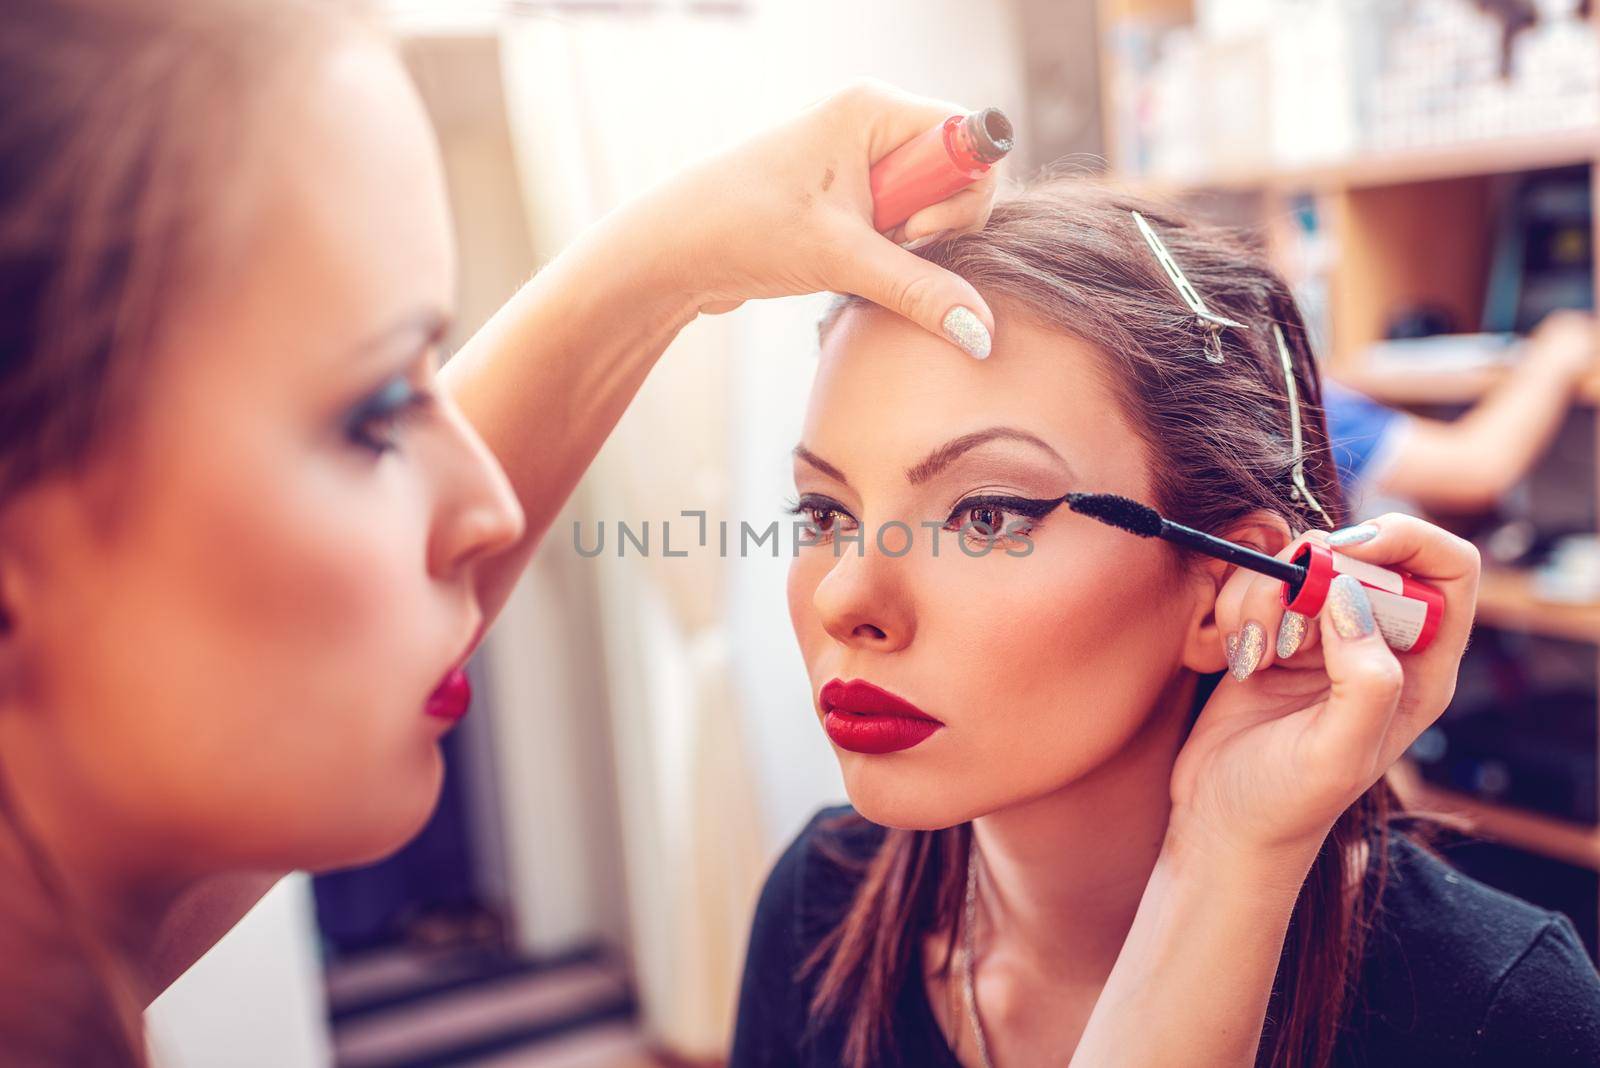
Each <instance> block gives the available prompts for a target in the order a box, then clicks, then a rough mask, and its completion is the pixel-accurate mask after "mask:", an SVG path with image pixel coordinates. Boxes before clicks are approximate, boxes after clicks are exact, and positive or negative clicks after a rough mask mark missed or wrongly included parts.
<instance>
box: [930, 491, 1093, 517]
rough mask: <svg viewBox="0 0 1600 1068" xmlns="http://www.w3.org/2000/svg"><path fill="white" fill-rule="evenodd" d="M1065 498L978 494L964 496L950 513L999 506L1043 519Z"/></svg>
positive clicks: (1009, 510)
mask: <svg viewBox="0 0 1600 1068" xmlns="http://www.w3.org/2000/svg"><path fill="white" fill-rule="evenodd" d="M1066 500H1067V498H1066V497H1065V496H1061V497H1010V496H1006V495H1004V494H978V495H977V496H973V497H964V498H962V500H961V501H960V502H958V503H957V504H956V506H955V507H954V508H953V509H952V510H951V513H952V514H954V513H955V512H964V511H966V510H968V509H969V508H999V509H1002V510H1004V511H1007V512H1015V513H1016V514H1018V515H1023V516H1027V517H1028V518H1029V519H1043V518H1044V517H1045V516H1047V515H1049V514H1050V513H1051V512H1053V511H1055V510H1056V509H1057V508H1059V507H1061V505H1063V504H1064V503H1066Z"/></svg>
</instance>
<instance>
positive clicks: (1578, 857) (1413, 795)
mask: <svg viewBox="0 0 1600 1068" xmlns="http://www.w3.org/2000/svg"><path fill="white" fill-rule="evenodd" d="M1389 782H1390V783H1391V785H1393V786H1394V788H1395V792H1396V793H1398V794H1399V795H1400V799H1401V800H1402V801H1404V802H1405V804H1406V807H1407V808H1409V809H1412V810H1413V811H1416V812H1421V813H1426V814H1430V815H1442V816H1445V817H1453V818H1454V819H1453V822H1460V823H1464V824H1465V825H1466V827H1467V829H1468V830H1469V831H1471V833H1473V834H1475V835H1477V836H1478V837H1480V838H1483V839H1486V840H1488V841H1491V842H1498V843H1499V844H1501V845H1508V846H1513V847H1515V848H1517V849H1523V850H1526V851H1527V852H1530V853H1537V854H1539V855H1540V856H1545V857H1552V858H1554V859H1556V860H1559V861H1563V862H1565V863H1567V864H1575V865H1577V866H1579V867H1582V868H1588V869H1590V870H1591V871H1600V829H1597V828H1595V827H1591V826H1588V825H1587V824H1582V823H1571V822H1569V821H1567V820H1559V819H1556V818H1555V817H1553V816H1546V815H1543V814H1542V813H1538V812H1530V811H1527V810H1525V809H1518V808H1509V807H1506V806H1503V805H1496V804H1494V803H1492V802H1489V801H1484V800H1481V799H1479V798H1476V797H1468V796H1466V795H1464V794H1458V793H1455V792H1454V791H1451V790H1444V789H1441V788H1439V787H1437V786H1434V785H1433V784H1431V783H1428V782H1425V781H1423V779H1422V777H1421V776H1420V775H1419V774H1417V770H1416V768H1414V767H1413V766H1412V765H1411V764H1409V763H1408V762H1407V761H1403V760H1402V761H1401V762H1400V763H1398V764H1396V765H1395V766H1394V768H1393V769H1391V770H1390V772H1389Z"/></svg>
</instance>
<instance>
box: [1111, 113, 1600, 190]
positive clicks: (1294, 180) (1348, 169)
mask: <svg viewBox="0 0 1600 1068" xmlns="http://www.w3.org/2000/svg"><path fill="white" fill-rule="evenodd" d="M1597 159H1600V128H1597V127H1583V128H1581V129H1576V130H1564V131H1560V132H1558V133H1549V134H1540V135H1531V136H1523V137H1508V138H1495V139H1486V140H1481V141H1465V142H1460V143H1457V144H1451V145H1439V146H1436V147H1431V148H1418V149H1406V150H1404V151H1395V152H1378V153H1371V154H1369V155H1364V156H1358V157H1355V158H1353V159H1349V160H1345V161H1342V162H1338V163H1329V164H1323V165H1317V166H1310V167H1282V168H1273V167H1266V168H1244V169H1240V170H1237V171H1219V172H1217V173H1214V174H1206V175H1193V176H1173V177H1163V176H1158V175H1151V176H1142V175H1125V174H1115V173H1114V176H1115V177H1116V178H1117V179H1118V180H1119V181H1122V182H1125V183H1127V184H1128V185H1130V186H1132V187H1133V188H1135V189H1138V190H1140V191H1141V192H1147V193H1153V194H1157V195H1165V196H1176V195H1182V194H1185V193H1202V192H1208V191H1214V192H1235V193H1242V192H1254V191H1264V192H1279V193H1303V192H1318V191H1324V190H1336V189H1366V188H1372V187H1375V186H1387V185H1409V184H1411V183H1413V182H1430V181H1437V180H1439V179H1444V178H1464V177H1472V176H1477V175H1489V174H1518V173H1521V172H1524V171H1537V170H1545V169H1547V168H1551V167H1568V166H1575V165H1578V164H1586V163H1594V162H1595V161H1596V160H1597Z"/></svg>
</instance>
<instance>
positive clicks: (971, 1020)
mask: <svg viewBox="0 0 1600 1068" xmlns="http://www.w3.org/2000/svg"><path fill="white" fill-rule="evenodd" d="M964 911H965V915H964V916H963V917H962V922H961V928H962V930H961V987H962V992H963V994H964V995H965V1000H966V1004H967V1024H968V1025H969V1026H970V1027H971V1028H972V1036H973V1038H974V1039H976V1040H977V1043H978V1059H979V1060H980V1061H982V1062H983V1068H994V1062H993V1061H992V1060H990V1059H989V1040H988V1038H987V1037H986V1036H985V1035H984V1033H983V1021H982V1020H980V1019H979V1018H978V991H977V988H976V987H975V986H974V985H973V982H972V971H973V964H972V958H973V953H972V943H973V935H972V929H973V928H974V927H976V926H977V921H978V851H977V850H976V849H974V848H972V844H971V842H970V841H969V842H968V844H967V903H966V909H965V910H964Z"/></svg>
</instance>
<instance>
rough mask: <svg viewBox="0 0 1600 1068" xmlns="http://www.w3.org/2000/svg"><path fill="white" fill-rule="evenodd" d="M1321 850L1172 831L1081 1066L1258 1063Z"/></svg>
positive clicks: (1082, 1050) (1096, 1014) (1088, 1034)
mask: <svg viewBox="0 0 1600 1068" xmlns="http://www.w3.org/2000/svg"><path fill="white" fill-rule="evenodd" d="M1315 857H1316V849H1315V848H1313V847H1311V846H1310V845H1308V846H1306V847H1305V848H1298V849H1286V850H1284V851H1283V852H1282V853H1281V854H1280V855H1278V856H1276V857H1271V858H1267V857H1250V858H1246V857H1244V856H1243V855H1240V854H1235V853H1232V852H1230V851H1227V850H1224V849H1221V848H1210V847H1208V846H1205V845H1202V844H1201V843H1200V842H1199V841H1197V840H1193V839H1188V838H1184V837H1182V836H1181V835H1179V834H1177V833H1169V834H1168V837H1167V841H1166V843H1165V845H1164V846H1163V847H1162V851H1161V854H1160V856H1159V858H1158V859H1157V861H1156V866H1155V870H1154V871H1153V872H1152V873H1151V877H1150V882H1149V884H1148V885H1147V886H1146V888H1145V893H1144V897H1143V898H1142V899H1141V900H1140V902H1139V910H1138V913H1137V914H1136V915H1135V917H1134V921H1133V926H1132V928H1131V929H1130V930H1129V932H1128V937H1127V940H1126V941H1125V942H1124V943H1123V947H1122V952H1121V953H1120V954H1119V955H1118V957H1117V962H1116V964H1115V966H1114V967H1113V968H1112V970H1111V975H1110V977H1109V978H1108V979H1107V980H1106V985H1105V987H1104V988H1103V990H1102V991H1101V994H1100V998H1099V1000H1098V1001H1097V1002H1096V1003H1095V1007H1094V1011H1093V1013H1092V1014H1091V1015H1090V1017H1089V1023H1088V1025H1087V1027H1086V1028H1085V1029H1084V1033H1083V1037H1082V1039H1081V1040H1080V1041H1079V1043H1078V1048H1077V1050H1076V1051H1075V1053H1074V1054H1073V1058H1072V1063H1073V1064H1074V1065H1096V1066H1104V1065H1111V1066H1115V1068H1144V1066H1147V1065H1148V1066H1151V1068H1155V1066H1164V1065H1172V1064H1204V1065H1214V1066H1219V1068H1223V1066H1232V1065H1237V1066H1239V1068H1248V1066H1251V1065H1254V1063H1255V1056H1256V1047H1257V1045H1258V1044H1259V1042H1260V1038H1261V1027H1262V1021H1263V1019H1264V1018H1265V1014H1266V1007H1267V999H1268V995H1269V994H1270V993H1271V991H1272V983H1273V979H1274V976H1275V975H1276V973H1277V967H1278V958H1279V956H1280V954H1281V953H1282V951H1283V942H1284V936H1285V934H1286V932H1287V930H1288V926H1289V917H1290V914H1291V913H1292V912H1293V910H1294V903H1295V899H1296V897H1297V896H1298V894H1299V891H1300V886H1301V884H1302V883H1303V882H1304V880H1305V876H1306V873H1307V872H1308V871H1309V870H1310V867H1311V863H1312V861H1313V860H1314V859H1315Z"/></svg>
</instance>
